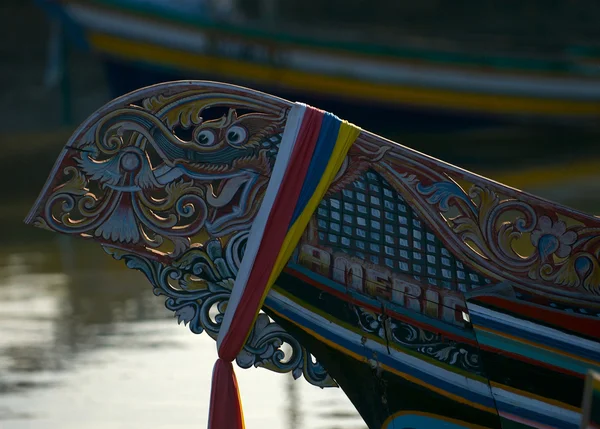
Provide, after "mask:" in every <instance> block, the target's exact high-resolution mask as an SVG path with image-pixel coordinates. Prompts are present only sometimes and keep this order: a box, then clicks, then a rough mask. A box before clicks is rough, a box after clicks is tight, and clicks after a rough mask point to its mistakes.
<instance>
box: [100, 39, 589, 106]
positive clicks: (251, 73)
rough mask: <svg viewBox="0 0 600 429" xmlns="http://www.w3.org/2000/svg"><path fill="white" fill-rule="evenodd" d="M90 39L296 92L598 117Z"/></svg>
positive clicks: (517, 100) (126, 53)
mask: <svg viewBox="0 0 600 429" xmlns="http://www.w3.org/2000/svg"><path fill="white" fill-rule="evenodd" d="M89 43H90V45H91V46H92V47H93V48H94V49H96V50H97V51H99V52H103V53H107V54H111V55H116V56H120V57H122V58H126V59H128V60H132V61H142V62H148V63H153V64H159V65H162V66H170V67H177V68H185V69H189V70H197V71H202V72H204V73H208V74H211V75H217V76H223V77H229V78H238V79H244V80H247V81H254V82H260V83H264V84H271V85H279V86H284V87H287V88H290V89H293V90H297V91H312V92H318V93H321V94H330V95H335V96H337V97H340V98H347V99H360V100H372V101H376V102H381V103H388V104H405V105H414V106H422V107H431V108H446V109H461V110H467V111H473V112H488V113H495V114H531V115H548V116H563V117H565V116H572V117H577V116H600V102H589V101H588V102H586V101H570V100H556V99H539V98H532V97H513V96H507V95H495V94H469V93H461V92H457V91H450V90H438V89H431V88H415V87H405V86H397V85H389V84H379V83H374V82H365V81H361V80H357V79H350V78H345V77H335V76H325V75H320V74H314V73H307V72H302V71H296V70H289V69H278V68H276V67H273V66H269V65H261V64H252V63H249V62H245V61H240V60H235V59H226V58H220V57H213V56H209V55H199V54H193V53H190V52H185V51H181V50H175V49H170V48H166V47H162V46H156V45H151V44H148V43H144V42H138V41H134V40H128V39H123V38H119V37H115V36H111V35H106V34H102V33H97V32H91V33H89Z"/></svg>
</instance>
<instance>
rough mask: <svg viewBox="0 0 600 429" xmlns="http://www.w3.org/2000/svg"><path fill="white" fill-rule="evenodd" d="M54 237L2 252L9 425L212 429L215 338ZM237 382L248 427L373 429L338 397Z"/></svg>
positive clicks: (0, 337) (0, 406) (94, 252)
mask: <svg viewBox="0 0 600 429" xmlns="http://www.w3.org/2000/svg"><path fill="white" fill-rule="evenodd" d="M48 234H49V235H51V234H50V233H48ZM52 238H53V239H55V241H52V242H50V243H46V244H44V245H38V246H29V247H28V248H25V249H19V250H14V251H12V252H4V253H3V254H1V255H0V428H2V429H25V428H28V429H29V428H32V429H37V428H61V429H70V428H77V429H96V428H103V429H106V428H137V427H143V428H147V429H159V428H161V429H162V428H165V429H166V428H169V429H170V428H173V427H177V428H194V429H196V428H202V427H206V424H207V413H208V405H209V395H210V379H211V371H212V366H213V363H214V360H215V357H216V350H215V343H214V341H213V340H212V339H210V338H209V337H208V336H207V335H206V334H202V335H195V334H192V333H191V332H190V331H189V330H188V328H187V327H183V325H181V326H178V325H177V323H176V321H175V320H174V319H173V314H172V313H171V312H170V311H167V310H166V309H165V308H164V307H163V302H164V298H157V297H155V296H154V295H153V294H152V290H151V287H150V285H149V283H148V282H147V281H146V280H145V278H144V277H143V276H142V275H141V274H140V273H137V272H134V271H131V270H127V269H125V268H124V267H123V266H122V265H123V264H122V263H120V262H116V261H113V260H112V259H111V258H110V257H108V256H107V255H106V254H104V253H103V252H102V250H100V249H99V248H98V246H96V245H94V244H93V243H84V242H82V241H80V240H71V239H69V238H65V237H60V238H58V237H54V236H53V237H52ZM237 376H238V380H239V383H240V388H241V395H242V401H243V406H244V413H245V415H246V427H247V428H248V429H265V428H290V429H304V428H307V429H308V428H311V429H313V428H315V429H316V428H320V429H359V428H360V429H364V428H365V425H364V423H363V422H362V420H361V419H360V417H359V416H358V414H357V412H356V411H355V409H354V407H353V406H352V405H351V403H350V401H349V400H348V399H347V398H346V397H345V395H344V394H343V392H342V391H341V390H340V389H324V390H322V389H319V388H317V387H314V386H312V385H310V384H308V383H307V382H306V381H304V380H303V379H300V380H297V381H294V380H293V379H292V376H291V375H290V374H275V373H272V372H270V371H267V370H264V369H261V368H256V369H249V370H241V369H239V368H238V369H237Z"/></svg>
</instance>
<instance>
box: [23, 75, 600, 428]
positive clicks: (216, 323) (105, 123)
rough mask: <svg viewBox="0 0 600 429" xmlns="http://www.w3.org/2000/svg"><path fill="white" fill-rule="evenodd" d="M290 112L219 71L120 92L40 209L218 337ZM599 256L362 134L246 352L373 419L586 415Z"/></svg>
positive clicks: (599, 296)
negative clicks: (216, 75) (223, 78)
mask: <svg viewBox="0 0 600 429" xmlns="http://www.w3.org/2000/svg"><path fill="white" fill-rule="evenodd" d="M292 106H293V103H291V102H289V101H286V100H282V99H279V98H276V97H272V96H270V95H267V94H264V93H259V92H255V91H252V90H249V89H245V88H241V87H236V86H231V85H225V84H218V83H211V82H173V83H167V84H162V85H158V86H153V87H149V88H145V89H141V90H139V91H136V92H134V93H131V94H128V95H126V96H123V97H121V98H119V99H116V100H114V101H112V102H111V103H109V104H107V105H106V106H105V107H103V108H101V109H100V110H99V111H98V112H96V113H95V114H94V115H92V116H91V117H90V118H89V119H88V120H87V121H86V122H85V123H83V124H82V125H81V126H80V127H79V128H78V130H77V131H76V132H75V133H74V135H73V137H72V138H71V139H70V140H69V142H68V143H67V145H66V146H65V148H64V150H63V151H62V152H61V154H60V157H59V159H58V161H57V163H56V165H55V167H54V169H53V171H52V173H51V176H50V178H49V180H48V182H47V183H46V185H45V187H44V189H43V190H42V193H41V195H40V197H39V198H38V200H37V202H36V203H35V206H34V208H33V209H32V211H31V213H30V214H29V216H28V217H27V220H26V221H27V222H28V223H32V224H34V225H36V226H39V227H42V228H46V229H49V230H51V231H56V232H61V233H64V234H70V235H78V236H81V237H83V238H85V239H93V240H95V241H98V242H99V243H100V244H101V245H102V246H103V247H104V248H105V249H106V251H107V252H108V253H109V254H110V255H112V256H113V257H114V258H116V259H122V260H124V261H125V262H126V263H127V266H128V267H130V268H133V269H137V270H140V271H142V272H143V273H144V274H145V275H146V276H147V278H148V280H149V281H150V282H151V283H152V285H153V287H154V293H155V294H157V295H165V297H166V306H167V307H168V308H169V309H171V310H173V311H174V312H176V315H177V317H178V318H179V320H180V321H183V322H185V323H186V324H189V327H190V329H191V330H192V331H193V332H195V333H201V332H203V331H207V333H208V334H209V335H211V336H212V337H213V338H216V336H217V335H218V331H219V327H220V323H221V320H222V318H221V317H217V318H216V319H215V318H214V317H210V316H209V311H210V310H211V309H214V308H217V309H218V311H219V312H220V313H221V315H222V313H223V311H224V309H225V304H226V303H227V301H228V298H229V294H230V290H231V287H232V285H233V282H234V280H235V278H236V274H237V272H238V269H239V267H240V264H241V261H242V257H243V254H244V251H245V249H246V243H247V240H248V232H249V230H250V228H251V226H252V223H253V221H254V219H255V217H256V215H257V212H258V210H259V207H260V205H261V201H262V200H263V196H264V195H265V191H266V189H267V185H268V183H269V178H270V176H271V173H272V171H273V166H274V164H275V160H276V158H277V154H278V150H279V143H280V142H281V138H282V133H283V132H284V129H285V126H286V121H287V115H288V113H289V111H290V109H291V108H292ZM599 258H600V219H598V218H596V217H593V216H589V215H586V214H584V213H580V212H577V211H575V210H571V209H568V208H565V207H561V206H559V205H557V204H553V203H550V202H548V201H545V200H542V199H539V198H537V197H534V196H531V195H528V194H526V193H523V192H520V191H517V190H515V189H511V188H508V187H505V186H503V185H500V184H498V183H495V182H492V181H490V180H487V179H485V178H483V177H480V176H477V175H475V174H472V173H469V172H467V171H464V170H462V169H460V168H457V167H454V166H451V165H449V164H446V163H443V162H441V161H438V160H436V159H433V158H431V157H428V156H426V155H423V154H420V153H417V152H415V151H413V150H411V149H409V148H406V147H404V146H401V145H399V144H396V143H394V142H391V141H389V140H385V139H383V138H381V137H378V136H376V135H374V134H371V133H369V132H366V131H362V132H361V134H360V136H359V138H358V139H357V140H356V142H355V143H354V145H353V146H352V147H351V148H350V150H349V152H348V155H347V157H346V159H345V160H344V162H343V165H342V167H341V169H340V171H339V172H338V174H337V176H336V178H335V180H334V181H333V183H332V184H331V186H330V187H329V189H328V191H327V193H326V195H325V198H324V199H323V200H322V201H321V203H320V204H319V206H318V208H317V210H316V211H315V212H314V214H313V216H312V218H311V221H310V223H309V226H308V228H307V229H306V230H305V232H304V234H303V236H302V239H301V240H300V243H299V245H298V246H297V248H296V250H295V252H294V255H293V256H292V258H291V259H290V260H289V262H288V264H287V266H286V268H285V270H284V271H283V273H282V274H281V275H280V277H279V278H278V280H277V282H276V285H275V286H274V288H273V289H272V290H271V291H270V292H269V295H268V296H267V299H266V301H265V306H264V307H263V310H264V312H265V313H266V314H261V316H259V318H258V319H257V321H256V325H255V327H254V330H253V331H252V334H251V335H250V337H249V338H248V340H247V343H246V346H245V348H244V350H243V351H242V353H240V355H239V356H238V358H237V363H238V365H239V366H241V367H244V368H248V367H250V366H263V367H266V368H268V369H271V370H274V371H279V372H286V371H292V372H293V374H294V376H296V377H299V376H300V375H302V374H303V375H304V377H305V378H306V379H307V380H308V381H309V382H310V383H312V384H315V385H317V386H321V387H332V386H337V385H339V386H340V387H342V388H343V389H344V391H345V392H346V393H347V395H348V396H349V398H350V399H351V400H352V402H353V403H354V405H355V406H356V407H357V409H358V411H359V412H360V413H361V415H362V417H363V418H364V420H365V422H366V423H367V425H368V426H369V428H377V429H379V428H385V429H388V428H397V427H419V428H421V427H423V428H425V427H426V428H435V427H442V425H444V424H445V425H448V426H443V427H468V428H473V427H489V428H499V427H502V428H521V427H535V428H545V427H561V428H562V427H564V428H576V427H579V423H580V421H581V408H580V407H581V399H582V392H583V385H584V378H585V375H586V373H587V371H588V370H589V369H596V370H598V369H600V344H599V343H598V339H599V337H600V267H599V264H600V262H599ZM267 315H269V316H271V318H272V320H269V317H267ZM273 320H274V321H275V322H273ZM283 342H284V343H288V344H290V345H291V346H292V356H291V358H290V359H289V360H287V359H286V360H284V359H283V355H282V354H281V353H279V350H280V347H281V344H282V343H283ZM311 355H313V356H314V357H315V358H316V361H315V359H313V358H312V357H311Z"/></svg>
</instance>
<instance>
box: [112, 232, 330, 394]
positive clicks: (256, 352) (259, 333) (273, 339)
mask: <svg viewBox="0 0 600 429" xmlns="http://www.w3.org/2000/svg"><path fill="white" fill-rule="evenodd" d="M247 238H248V233H247V232H242V233H238V234H236V235H235V236H234V237H232V238H231V240H230V241H229V245H228V247H227V248H226V249H225V250H223V249H222V247H221V244H220V241H219V240H218V239H215V240H211V241H209V242H208V243H207V244H206V246H205V249H191V250H189V251H188V252H187V253H185V254H184V255H183V256H182V257H181V258H179V259H177V260H175V261H174V262H173V263H172V264H171V265H170V266H165V265H163V264H161V263H159V262H156V261H153V260H150V259H148V258H144V257H142V256H138V255H135V254H131V253H127V252H126V251H123V250H119V249H115V248H110V247H105V249H106V251H107V252H108V253H109V254H110V255H112V256H113V257H114V258H115V259H117V260H124V261H125V263H126V264H127V267H128V268H131V269H135V270H138V271H141V272H142V273H144V275H145V276H146V278H147V279H148V280H149V281H150V283H151V284H152V285H153V287H154V294H155V295H156V296H160V295H163V296H166V298H167V299H166V301H165V306H166V307H167V308H168V309H169V310H172V311H174V312H175V316H176V317H177V319H178V322H179V323H182V322H183V323H184V324H185V325H189V328H190V330H191V331H192V332H194V333H196V334H201V333H202V332H204V331H206V333H207V334H208V335H209V336H210V337H211V338H213V339H215V340H216V338H217V336H218V334H219V329H220V326H221V322H222V320H223V315H224V312H225V308H226V306H227V302H228V301H229V296H230V294H231V287H232V286H233V281H234V275H235V273H236V272H237V269H238V267H239V263H240V261H241V258H242V256H243V251H244V248H245V243H246V240H247ZM286 349H287V352H286ZM236 362H237V364H238V365H239V366H240V367H242V368H250V367H252V366H254V367H262V368H266V369H269V370H271V371H275V372H279V373H284V372H292V374H293V376H294V378H299V377H300V376H301V375H304V378H305V379H306V380H307V381H308V382H309V383H311V384H313V385H315V386H319V387H336V386H337V384H336V383H335V381H334V380H333V379H332V378H331V377H330V376H329V375H328V374H327V372H326V371H325V369H324V368H323V367H322V366H321V365H320V364H319V363H318V362H314V361H313V359H312V356H311V355H310V353H308V352H307V350H306V349H305V348H304V347H302V345H301V344H300V343H299V342H298V341H297V340H296V339H295V338H294V337H292V336H291V335H289V334H288V333H287V332H286V331H285V330H284V329H282V328H281V327H280V326H279V325H277V324H276V323H275V322H273V321H271V320H270V319H269V317H268V316H267V315H266V314H264V313H261V314H260V315H259V317H258V319H257V321H256V323H255V325H254V329H253V330H252V332H251V334H250V337H249V338H248V341H247V342H246V344H245V346H244V348H243V350H242V351H241V352H240V354H239V355H238V356H237V359H236Z"/></svg>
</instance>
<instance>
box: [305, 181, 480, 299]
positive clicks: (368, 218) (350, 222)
mask: <svg viewBox="0 0 600 429" xmlns="http://www.w3.org/2000/svg"><path fill="white" fill-rule="evenodd" d="M317 230H318V234H319V242H320V244H322V245H326V246H328V247H331V248H334V249H335V250H337V251H341V252H345V253H347V254H350V255H352V256H356V257H358V258H360V259H364V260H366V261H368V262H371V263H373V264H379V265H384V266H387V267H389V268H390V269H392V270H393V271H396V272H400V273H404V274H407V275H410V276H412V277H413V278H414V279H416V280H418V281H420V282H422V283H426V284H429V285H434V286H438V287H443V288H446V289H451V290H458V291H462V292H466V291H469V290H471V289H474V288H477V287H479V286H482V285H484V284H486V283H489V282H490V281H489V280H487V279H485V278H483V276H481V275H479V274H477V273H475V272H473V271H472V270H470V269H469V268H467V267H466V266H464V264H463V263H462V262H460V261H459V260H457V259H456V258H455V257H454V256H453V255H452V254H451V253H450V252H449V251H448V249H446V248H445V247H444V245H443V244H442V242H441V241H440V240H439V239H438V238H437V237H436V236H435V234H434V233H433V231H432V230H431V229H430V228H428V227H427V225H425V224H424V222H423V221H422V220H421V219H419V216H418V215H417V213H416V212H415V211H414V210H413V209H412V208H411V207H410V206H409V205H408V204H407V202H406V201H405V200H404V198H402V196H401V195H400V194H398V193H397V192H396V191H395V190H393V188H392V187H391V186H390V185H389V183H387V182H386V181H385V180H384V179H383V178H382V177H381V176H380V175H378V174H376V173H374V172H372V171H368V172H366V173H365V174H364V175H363V176H362V177H361V178H360V179H359V180H356V181H354V182H353V183H352V184H350V185H349V186H347V187H346V189H344V190H343V191H342V192H338V193H337V194H334V195H332V196H331V197H329V198H327V199H325V200H323V201H321V204H320V205H319V208H318V211H317Z"/></svg>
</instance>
